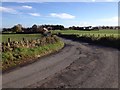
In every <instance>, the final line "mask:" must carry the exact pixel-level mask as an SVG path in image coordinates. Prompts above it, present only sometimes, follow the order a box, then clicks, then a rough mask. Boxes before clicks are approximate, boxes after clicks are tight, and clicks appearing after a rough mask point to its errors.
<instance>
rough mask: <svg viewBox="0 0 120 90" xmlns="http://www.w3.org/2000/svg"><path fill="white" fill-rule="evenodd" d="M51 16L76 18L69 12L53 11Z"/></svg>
mask: <svg viewBox="0 0 120 90" xmlns="http://www.w3.org/2000/svg"><path fill="white" fill-rule="evenodd" d="M50 16H51V17H56V18H60V19H74V18H75V16H73V15H70V14H67V13H51V14H50Z"/></svg>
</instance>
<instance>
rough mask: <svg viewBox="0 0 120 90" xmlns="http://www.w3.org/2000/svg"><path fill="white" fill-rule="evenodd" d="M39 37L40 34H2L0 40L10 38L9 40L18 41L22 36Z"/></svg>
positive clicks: (3, 40) (28, 38)
mask: <svg viewBox="0 0 120 90" xmlns="http://www.w3.org/2000/svg"><path fill="white" fill-rule="evenodd" d="M40 37H41V34H2V42H7V41H8V38H10V39H11V41H20V40H22V39H23V38H25V39H27V40H32V39H37V38H40Z"/></svg>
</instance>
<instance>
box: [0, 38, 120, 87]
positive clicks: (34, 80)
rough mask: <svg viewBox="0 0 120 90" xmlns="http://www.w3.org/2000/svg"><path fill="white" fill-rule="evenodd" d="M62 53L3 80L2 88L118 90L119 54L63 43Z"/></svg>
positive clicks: (104, 49)
mask: <svg viewBox="0 0 120 90" xmlns="http://www.w3.org/2000/svg"><path fill="white" fill-rule="evenodd" d="M63 41H64V42H65V43H66V46H65V48H64V49H62V50H61V51H60V52H58V53H56V54H52V55H50V56H47V57H43V58H40V59H39V60H37V61H36V62H34V63H32V64H29V65H27V66H23V67H20V68H17V69H15V70H13V71H11V72H9V73H4V74H3V76H2V79H3V83H2V86H3V88H25V87H29V88H31V87H32V88H36V87H38V88H55V87H56V88H57V87H59V88H117V87H118V53H119V51H118V50H116V49H112V48H106V47H100V46H93V45H89V44H88V43H79V42H75V41H72V40H67V39H63Z"/></svg>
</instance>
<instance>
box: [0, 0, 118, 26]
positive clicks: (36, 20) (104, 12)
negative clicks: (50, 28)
mask: <svg viewBox="0 0 120 90" xmlns="http://www.w3.org/2000/svg"><path fill="white" fill-rule="evenodd" d="M24 1H25V0H24ZM109 1H110V0H109ZM111 1H113V0H111ZM115 1H116V0H115ZM0 12H2V27H12V26H13V25H16V24H22V25H23V26H24V27H31V26H32V25H33V24H38V25H41V24H62V25H64V26H65V27H69V26H73V25H74V26H88V25H92V26H102V25H109V26H117V25H118V2H96V1H95V0H92V2H39V3H38V2H37V3H36V2H3V3H2V6H0Z"/></svg>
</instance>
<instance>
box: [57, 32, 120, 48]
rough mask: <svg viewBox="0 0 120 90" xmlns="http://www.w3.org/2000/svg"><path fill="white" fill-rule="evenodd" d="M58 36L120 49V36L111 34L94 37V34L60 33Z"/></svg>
mask: <svg viewBox="0 0 120 90" xmlns="http://www.w3.org/2000/svg"><path fill="white" fill-rule="evenodd" d="M59 36H60V37H63V38H66V39H71V40H74V41H82V42H87V43H91V44H95V45H102V46H107V47H113V48H117V49H119V50H120V38H116V37H112V36H104V37H95V36H88V35H83V36H79V35H73V34H71V35H70V34H69V35H66V34H61V35H59Z"/></svg>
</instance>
